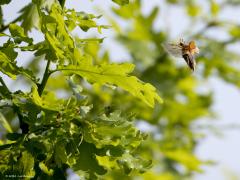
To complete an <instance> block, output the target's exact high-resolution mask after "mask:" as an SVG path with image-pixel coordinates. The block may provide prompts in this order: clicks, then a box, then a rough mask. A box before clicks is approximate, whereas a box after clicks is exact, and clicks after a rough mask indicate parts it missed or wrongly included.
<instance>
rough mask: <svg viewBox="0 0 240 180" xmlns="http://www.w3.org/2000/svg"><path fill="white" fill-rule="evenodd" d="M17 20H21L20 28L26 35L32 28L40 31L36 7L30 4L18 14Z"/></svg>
mask: <svg viewBox="0 0 240 180" xmlns="http://www.w3.org/2000/svg"><path fill="white" fill-rule="evenodd" d="M19 13H20V14H21V15H20V16H19V20H22V24H21V27H23V29H24V32H25V33H27V32H28V31H30V30H31V29H32V28H33V27H34V28H37V29H40V19H39V15H38V10H37V5H36V4H34V3H30V4H28V5H27V6H25V7H24V8H22V9H21V10H20V12H19Z"/></svg>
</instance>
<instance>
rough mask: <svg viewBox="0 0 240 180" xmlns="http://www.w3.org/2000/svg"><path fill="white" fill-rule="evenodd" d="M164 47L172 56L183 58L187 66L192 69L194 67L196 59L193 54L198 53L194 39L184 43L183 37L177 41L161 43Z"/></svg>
mask: <svg viewBox="0 0 240 180" xmlns="http://www.w3.org/2000/svg"><path fill="white" fill-rule="evenodd" d="M163 47H164V49H165V50H166V51H167V52H168V53H169V54H171V55H172V56H174V57H181V58H183V59H184V60H185V61H186V63H187V65H188V67H189V68H190V69H191V70H192V71H194V70H195V67H196V61H195V58H194V55H195V54H198V53H199V49H198V47H197V45H196V43H195V41H190V42H189V43H186V42H184V41H183V39H180V41H179V43H177V44H175V43H167V44H163Z"/></svg>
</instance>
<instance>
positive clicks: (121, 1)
mask: <svg viewBox="0 0 240 180" xmlns="http://www.w3.org/2000/svg"><path fill="white" fill-rule="evenodd" d="M112 1H113V2H115V3H117V4H118V5H121V6H123V5H126V4H129V0H112Z"/></svg>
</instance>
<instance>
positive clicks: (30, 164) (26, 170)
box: [19, 151, 35, 177]
mask: <svg viewBox="0 0 240 180" xmlns="http://www.w3.org/2000/svg"><path fill="white" fill-rule="evenodd" d="M19 165H20V168H21V173H22V174H23V175H25V176H30V177H33V176H34V175H35V171H34V158H33V156H32V155H31V154H30V153H29V152H27V151H24V152H22V157H21V158H20V160H19Z"/></svg>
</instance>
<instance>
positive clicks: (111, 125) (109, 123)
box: [84, 111, 145, 149]
mask: <svg viewBox="0 0 240 180" xmlns="http://www.w3.org/2000/svg"><path fill="white" fill-rule="evenodd" d="M85 123H86V128H84V134H85V136H84V137H85V140H86V141H87V142H90V143H94V144H95V145H96V147H97V148H103V147H104V146H106V145H112V146H115V147H116V146H122V147H124V148H127V147H128V148H130V149H131V148H136V147H138V146H139V145H140V143H141V142H142V141H143V140H144V139H145V135H144V134H142V133H141V132H140V131H139V130H137V129H136V128H135V127H134V125H133V122H132V121H131V119H130V118H129V117H124V116H122V115H121V114H120V112H119V111H115V112H112V113H110V114H109V116H106V115H105V114H104V115H102V116H100V117H99V118H98V119H97V120H93V121H88V122H85Z"/></svg>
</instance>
